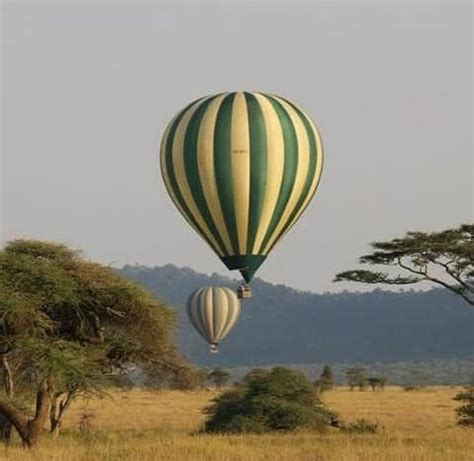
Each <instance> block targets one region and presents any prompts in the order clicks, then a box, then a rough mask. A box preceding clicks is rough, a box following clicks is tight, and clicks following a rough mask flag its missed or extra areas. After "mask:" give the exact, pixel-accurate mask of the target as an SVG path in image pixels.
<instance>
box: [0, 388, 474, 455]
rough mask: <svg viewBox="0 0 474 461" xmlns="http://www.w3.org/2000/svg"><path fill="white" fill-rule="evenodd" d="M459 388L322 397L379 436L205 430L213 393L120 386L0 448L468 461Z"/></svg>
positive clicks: (470, 441)
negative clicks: (58, 422) (459, 419)
mask: <svg viewBox="0 0 474 461" xmlns="http://www.w3.org/2000/svg"><path fill="white" fill-rule="evenodd" d="M458 390H459V388H451V387H430V388H426V389H423V390H416V391H409V392H406V391H403V390H402V389H400V388H398V387H389V388H387V389H386V390H385V391H383V392H380V391H378V392H372V391H365V392H359V391H353V392H351V391H349V390H347V389H345V388H339V389H336V390H333V391H330V392H327V393H326V394H325V396H324V400H325V402H326V403H327V404H328V406H329V407H330V408H331V409H333V410H335V411H337V412H338V413H339V414H340V416H341V418H342V419H343V420H345V421H354V420H356V419H359V418H365V419H367V420H369V421H371V422H376V423H378V424H379V426H381V429H380V431H379V432H378V433H377V434H347V433H340V432H338V431H337V430H331V431H329V432H327V433H325V434H314V433H308V432H298V433H293V434H272V435H263V436H262V435H245V436H243V435H242V436H241V435H236V436H227V435H226V436H215V435H202V434H199V433H198V431H199V429H200V428H201V426H202V422H203V415H202V413H201V410H202V408H203V407H204V406H206V405H207V404H208V403H209V401H210V400H211V399H212V398H213V396H215V395H216V394H215V393H214V392H213V391H200V392H189V393H187V392H177V391H162V392H151V391H139V390H133V391H119V392H113V393H112V399H102V400H100V401H98V400H97V399H93V400H91V401H85V400H84V401H80V402H77V403H76V404H75V405H74V406H73V407H72V408H71V411H70V414H69V415H68V418H67V420H66V421H65V427H64V430H63V433H62V435H60V436H59V438H57V439H50V438H49V437H48V438H47V439H46V440H45V441H44V443H43V444H42V445H41V446H40V447H39V448H37V449H35V450H34V452H33V453H32V452H28V451H25V450H23V449H22V448H21V447H20V446H19V443H18V441H15V443H13V445H12V446H11V447H8V448H4V447H2V446H0V459H1V460H15V461H30V460H35V461H102V460H110V461H112V460H113V461H116V460H134V461H135V460H138V461H155V460H156V461H171V460H172V461H253V460H255V461H326V460H327V461H333V460H334V461H352V460H358V461H371V460H377V461H379V460H380V461H412V460H417V461H437V460H440V461H441V460H443V461H473V460H474V437H473V436H474V432H473V430H472V429H463V428H460V427H457V426H456V425H455V419H454V408H455V407H456V405H457V402H455V401H453V400H452V397H453V396H454V395H455V394H456V393H457V392H458Z"/></svg>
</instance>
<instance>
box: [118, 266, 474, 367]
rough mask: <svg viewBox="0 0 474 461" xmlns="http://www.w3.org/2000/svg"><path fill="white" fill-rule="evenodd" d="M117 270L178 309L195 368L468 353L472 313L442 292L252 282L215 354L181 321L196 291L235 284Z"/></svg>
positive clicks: (164, 269) (187, 272) (157, 270)
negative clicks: (313, 289) (307, 288)
mask: <svg viewBox="0 0 474 461" xmlns="http://www.w3.org/2000/svg"><path fill="white" fill-rule="evenodd" d="M120 272H121V273H122V275H124V276H126V277H128V278H130V279H132V280H135V281H137V282H139V283H141V284H143V285H145V286H146V287H148V288H149V289H150V290H151V291H152V292H153V293H154V294H155V295H157V296H158V297H160V298H162V299H163V300H165V301H166V302H167V303H169V304H170V305H171V306H172V307H173V308H174V309H176V311H177V312H178V313H179V326H178V333H177V334H178V340H179V342H180V344H181V346H182V349H183V350H184V352H185V353H186V354H187V356H188V357H189V358H190V359H191V360H192V361H193V362H195V363H197V364H199V365H206V366H225V367H235V366H242V365H245V366H257V365H266V364H272V363H287V364H307V363H314V362H320V363H321V362H324V363H326V362H328V363H334V362H342V363H354V362H396V361H431V360H436V359H450V358H458V359H467V360H469V359H472V358H473V355H474V334H473V333H474V309H472V308H470V307H468V306H467V305H466V304H464V303H463V302H462V301H461V300H460V299H458V298H457V297H456V296H454V295H452V294H451V293H449V292H447V291H446V290H443V289H432V290H430V291H424V292H421V291H413V290H410V291H403V292H389V291H383V290H375V291H373V292H368V293H356V292H343V293H324V294H316V293H310V292H302V291H297V290H294V289H292V288H290V287H287V286H284V285H273V284H271V283H268V282H265V281H263V280H261V279H256V280H255V282H254V283H253V284H252V288H253V291H254V297H253V298H252V299H250V300H248V301H245V302H244V305H243V312H242V316H241V318H240V320H239V322H238V324H237V325H236V327H235V328H234V330H233V331H232V332H231V333H230V335H229V337H228V338H227V339H226V340H225V342H224V343H223V344H222V346H221V353H220V354H218V355H217V356H213V355H210V354H209V353H208V351H207V346H206V344H205V343H204V341H203V340H202V339H201V338H200V337H199V336H198V334H197V333H196V332H195V331H194V329H193V328H192V326H191V325H190V323H189V322H188V320H187V317H186V313H185V308H184V306H185V303H186V299H187V297H188V296H189V294H190V293H191V292H192V291H193V290H195V289H197V288H200V287H202V286H209V285H223V286H229V287H235V286H236V281H235V280H232V279H229V278H226V277H222V276H219V275H217V274H213V275H211V276H208V275H205V274H200V273H198V272H195V271H194V270H192V269H189V268H178V267H176V266H173V265H170V264H168V265H165V266H161V267H153V268H149V267H144V266H124V267H123V268H122V269H121V270H120Z"/></svg>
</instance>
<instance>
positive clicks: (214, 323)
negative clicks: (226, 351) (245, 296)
mask: <svg viewBox="0 0 474 461" xmlns="http://www.w3.org/2000/svg"><path fill="white" fill-rule="evenodd" d="M187 310H188V316H189V320H190V321H191V323H192V324H193V326H194V328H196V330H197V331H198V332H199V334H200V335H201V336H202V337H203V338H204V339H205V340H206V341H207V343H208V344H209V350H210V352H212V353H216V352H218V344H219V343H220V342H221V341H222V340H223V339H224V338H225V336H226V335H227V333H229V331H230V330H231V329H232V327H233V326H234V324H235V322H236V321H237V319H238V318H239V315H240V302H239V300H238V299H237V296H236V295H235V293H234V292H233V291H232V290H230V289H229V288H223V287H209V288H200V289H198V290H196V291H195V292H194V293H193V294H192V295H191V296H190V297H189V299H188V304H187Z"/></svg>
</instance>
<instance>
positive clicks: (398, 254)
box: [334, 224, 474, 306]
mask: <svg viewBox="0 0 474 461" xmlns="http://www.w3.org/2000/svg"><path fill="white" fill-rule="evenodd" d="M370 246H371V247H372V248H373V250H374V251H373V252H372V253H370V254H367V255H365V256H362V257H361V258H359V263H361V264H369V265H372V266H387V267H390V268H393V269H394V270H395V272H394V271H393V270H391V271H389V272H386V271H376V270H363V269H352V270H349V271H345V272H341V273H339V274H337V275H336V278H335V279H334V281H335V282H340V281H351V282H360V283H367V284H387V285H410V284H413V283H419V282H423V281H426V282H432V283H435V284H437V285H441V286H443V287H445V288H447V289H448V290H450V291H451V292H453V293H455V294H457V295H458V296H461V298H463V299H464V300H465V301H466V302H467V303H468V304H470V305H471V306H474V225H473V224H463V225H461V226H459V227H457V228H455V229H447V230H444V231H441V232H408V233H407V234H406V235H405V236H404V237H402V238H395V239H393V240H390V241H388V242H374V243H371V244H370Z"/></svg>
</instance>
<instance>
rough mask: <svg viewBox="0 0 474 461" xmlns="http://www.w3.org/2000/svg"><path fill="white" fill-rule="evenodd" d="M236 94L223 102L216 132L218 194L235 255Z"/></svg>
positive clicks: (215, 164)
mask: <svg viewBox="0 0 474 461" xmlns="http://www.w3.org/2000/svg"><path fill="white" fill-rule="evenodd" d="M234 97H235V93H231V94H229V95H228V96H226V97H225V99H224V100H223V101H222V104H221V107H220V108H219V112H218V114H217V119H216V127H215V130H214V152H215V155H214V174H215V178H216V185H217V192H218V195H219V201H220V203H221V208H222V213H223V215H224V219H225V222H226V224H227V229H228V231H229V237H230V241H231V244H232V248H233V250H234V254H238V253H239V240H238V236H237V222H236V217H235V205H234V192H233V190H232V163H231V157H230V156H231V155H232V152H231V131H232V130H231V128H232V105H233V102H234Z"/></svg>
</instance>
